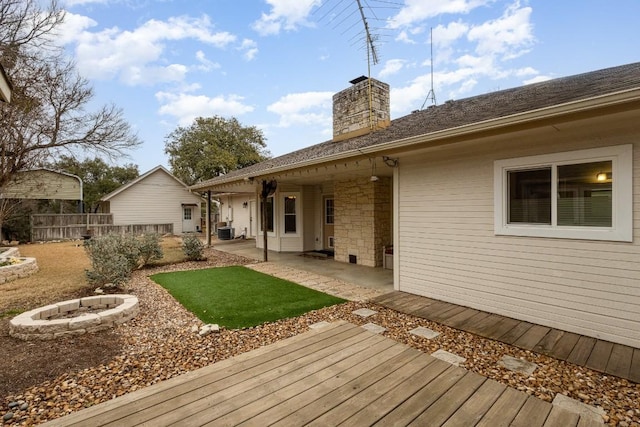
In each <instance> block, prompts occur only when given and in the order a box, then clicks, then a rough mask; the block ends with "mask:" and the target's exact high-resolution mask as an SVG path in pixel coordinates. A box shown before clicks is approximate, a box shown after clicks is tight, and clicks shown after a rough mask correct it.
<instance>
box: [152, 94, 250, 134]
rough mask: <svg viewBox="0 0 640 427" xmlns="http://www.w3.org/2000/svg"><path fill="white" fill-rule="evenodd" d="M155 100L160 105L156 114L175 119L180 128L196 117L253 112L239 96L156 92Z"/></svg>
mask: <svg viewBox="0 0 640 427" xmlns="http://www.w3.org/2000/svg"><path fill="white" fill-rule="evenodd" d="M156 99H157V100H158V101H159V102H160V103H161V104H162V105H161V106H160V109H159V110H158V113H159V114H161V115H169V116H173V117H175V118H176V120H177V121H178V124H179V125H180V126H187V125H189V124H191V123H192V122H193V120H194V119H195V118H196V117H210V116H214V115H218V116H223V117H232V116H239V115H242V114H245V113H249V112H251V111H253V107H252V106H250V105H246V104H244V103H243V102H242V101H243V99H244V98H243V97H241V96H239V95H233V94H231V95H227V96H224V95H218V96H216V97H213V98H211V97H208V96H206V95H189V94H186V93H178V94H176V93H169V92H158V93H156Z"/></svg>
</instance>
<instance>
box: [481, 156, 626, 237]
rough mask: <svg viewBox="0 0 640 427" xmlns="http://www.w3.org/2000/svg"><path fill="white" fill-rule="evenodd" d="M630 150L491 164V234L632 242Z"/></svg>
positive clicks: (533, 158)
mask: <svg viewBox="0 0 640 427" xmlns="http://www.w3.org/2000/svg"><path fill="white" fill-rule="evenodd" d="M632 196H633V194H632V148H631V145H621V146H615V147H604V148H596V149H589V150H581V151H572V152H566V153H557V154H550V155H542V156H531V157H522V158H517V159H507V160H498V161H496V162H495V163H494V205H495V233H496V234H503V235H514V236H533V237H557V238H568V239H593V240H615V241H627V242H630V241H632V238H633V226H632V218H633V203H632Z"/></svg>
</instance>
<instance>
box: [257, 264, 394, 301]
mask: <svg viewBox="0 0 640 427" xmlns="http://www.w3.org/2000/svg"><path fill="white" fill-rule="evenodd" d="M245 267H247V268H250V269H252V270H255V271H259V272H260V273H264V274H268V275H270V276H274V277H278V278H280V279H284V280H289V281H291V282H294V283H298V284H300V285H303V286H306V287H308V288H311V289H315V290H317V291H321V292H324V293H327V294H329V295H333V296H336V297H338V298H343V299H346V300H349V301H368V300H370V299H372V298H375V297H378V296H381V295H384V294H385V293H387V292H386V291H381V290H379V289H370V288H364V287H362V286H357V285H353V284H351V283H346V282H343V281H341V280H338V279H334V278H332V277H327V276H321V275H319V274H315V273H311V272H308V271H302V270H297V269H295V268H291V267H287V266H284V265H282V264H278V263H274V262H261V263H257V264H249V265H246V266H245Z"/></svg>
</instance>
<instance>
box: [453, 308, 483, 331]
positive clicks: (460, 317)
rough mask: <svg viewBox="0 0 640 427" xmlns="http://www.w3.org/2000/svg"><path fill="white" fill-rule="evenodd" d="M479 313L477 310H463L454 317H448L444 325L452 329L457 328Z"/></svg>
mask: <svg viewBox="0 0 640 427" xmlns="http://www.w3.org/2000/svg"><path fill="white" fill-rule="evenodd" d="M480 313H482V312H481V311H478V310H474V309H472V308H465V310H464V311H462V312H460V313H458V314H456V315H455V316H452V317H450V318H449V319H446V322H445V324H446V325H447V326H451V327H453V328H459V326H460V325H463V324H465V323H466V322H467V321H468V320H469V319H471V318H473V317H474V316H476V315H478V314H480Z"/></svg>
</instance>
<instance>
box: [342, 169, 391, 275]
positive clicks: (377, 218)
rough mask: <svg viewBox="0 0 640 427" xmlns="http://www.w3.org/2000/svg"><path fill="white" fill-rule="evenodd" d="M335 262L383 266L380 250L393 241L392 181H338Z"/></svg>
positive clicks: (360, 179) (382, 179)
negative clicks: (351, 260)
mask: <svg viewBox="0 0 640 427" xmlns="http://www.w3.org/2000/svg"><path fill="white" fill-rule="evenodd" d="M334 202H335V222H334V236H335V239H336V240H335V260H336V261H340V262H349V255H355V256H356V257H357V264H360V265H365V266H368V267H380V266H382V256H383V253H382V247H383V246H384V245H388V244H390V243H391V241H392V237H391V236H392V234H391V233H392V232H391V227H392V225H391V216H392V211H391V209H392V197H391V178H382V177H381V178H380V179H379V180H378V181H376V182H371V181H370V180H369V178H359V179H356V180H350V181H338V182H336V183H335V187H334Z"/></svg>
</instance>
